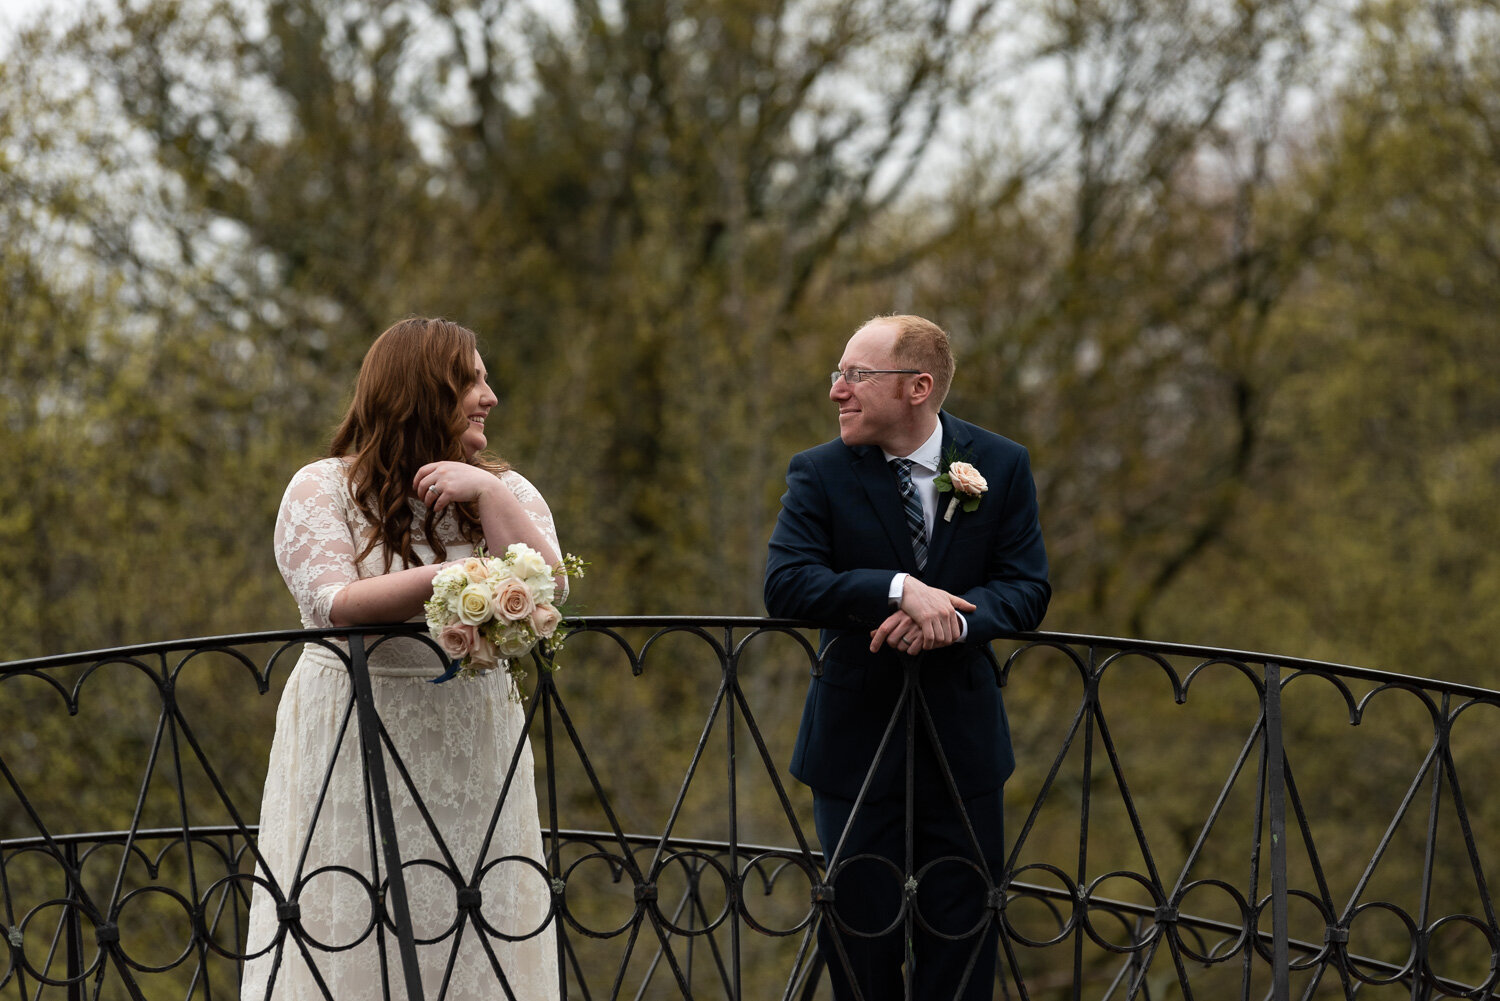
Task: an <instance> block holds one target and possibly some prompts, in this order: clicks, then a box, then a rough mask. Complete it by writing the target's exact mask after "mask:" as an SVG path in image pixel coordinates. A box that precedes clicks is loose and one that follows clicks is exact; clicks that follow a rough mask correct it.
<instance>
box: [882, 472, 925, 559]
mask: <svg viewBox="0 0 1500 1001" xmlns="http://www.w3.org/2000/svg"><path fill="white" fill-rule="evenodd" d="M891 465H893V466H895V467H896V484H897V485H898V486H899V487H900V488H901V499H902V501H903V506H904V507H905V509H906V530H907V531H908V532H910V533H911V551H912V554H913V555H915V556H916V558H917V569H918V570H923V569H925V568H926V567H927V519H926V518H924V517H923V516H922V498H920V497H918V496H917V485H916V484H915V483H913V482H912V480H911V465H912V463H911V460H910V459H892V460H891Z"/></svg>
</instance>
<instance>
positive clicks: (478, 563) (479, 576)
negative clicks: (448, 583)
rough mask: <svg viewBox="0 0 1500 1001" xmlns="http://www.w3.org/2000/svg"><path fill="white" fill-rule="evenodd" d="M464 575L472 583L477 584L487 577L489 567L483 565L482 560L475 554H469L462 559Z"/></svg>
mask: <svg viewBox="0 0 1500 1001" xmlns="http://www.w3.org/2000/svg"><path fill="white" fill-rule="evenodd" d="M464 576H466V577H468V578H469V580H470V581H471V582H472V583H475V584H478V583H479V582H480V581H482V580H487V579H488V578H489V576H490V568H489V567H487V566H485V565H484V560H482V559H480V558H479V557H477V556H470V557H469V558H468V559H466V560H464Z"/></svg>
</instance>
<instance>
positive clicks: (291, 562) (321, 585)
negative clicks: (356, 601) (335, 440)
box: [276, 459, 359, 629]
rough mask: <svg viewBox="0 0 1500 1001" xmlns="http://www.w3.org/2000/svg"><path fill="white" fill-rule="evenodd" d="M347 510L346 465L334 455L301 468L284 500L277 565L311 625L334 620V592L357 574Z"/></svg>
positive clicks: (306, 623) (305, 621)
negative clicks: (344, 468) (344, 466)
mask: <svg viewBox="0 0 1500 1001" xmlns="http://www.w3.org/2000/svg"><path fill="white" fill-rule="evenodd" d="M348 512H349V508H348V502H347V493H346V490H345V486H344V471H343V464H342V463H340V462H339V461H338V460H336V459H325V460H323V461H321V462H315V463H313V464H312V465H310V466H304V467H303V468H302V469H300V470H298V471H297V475H295V476H293V477H292V482H291V483H289V484H288V485H287V488H286V494H285V495H284V496H283V497H282V499H281V510H280V512H278V514H277V516H276V565H277V567H279V568H280V570H281V576H282V578H283V579H284V580H285V581H286V586H287V588H288V589H289V590H290V591H291V592H292V597H293V598H295V599H296V600H297V608H298V610H299V611H301V613H302V623H303V625H304V626H306V627H308V628H309V629H324V628H327V627H329V626H331V625H333V621H332V619H331V614H332V611H333V599H334V597H335V596H336V595H337V594H338V593H339V592H340V591H342V590H343V589H344V588H345V587H347V586H348V585H349V584H351V583H353V582H354V581H355V580H357V579H358V578H359V569H358V566H357V563H356V561H355V557H356V556H357V555H358V553H359V549H358V545H357V542H356V539H355V532H354V529H353V528H352V527H351V525H350V523H349V520H348Z"/></svg>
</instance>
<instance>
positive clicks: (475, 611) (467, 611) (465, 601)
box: [458, 584, 493, 626]
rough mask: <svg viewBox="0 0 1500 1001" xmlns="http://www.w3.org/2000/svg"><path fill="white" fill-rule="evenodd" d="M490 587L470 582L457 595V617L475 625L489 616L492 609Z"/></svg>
mask: <svg viewBox="0 0 1500 1001" xmlns="http://www.w3.org/2000/svg"><path fill="white" fill-rule="evenodd" d="M491 602H492V599H491V597H490V589H489V588H487V587H485V586H484V585H483V584H470V585H469V586H468V587H465V588H464V589H463V591H462V592H460V593H459V596H458V617H459V620H460V621H462V622H467V623H468V624H469V625H471V626H477V625H479V624H480V623H481V622H484V621H485V620H486V619H489V618H490V617H491V612H492V609H493V605H492V603H491Z"/></svg>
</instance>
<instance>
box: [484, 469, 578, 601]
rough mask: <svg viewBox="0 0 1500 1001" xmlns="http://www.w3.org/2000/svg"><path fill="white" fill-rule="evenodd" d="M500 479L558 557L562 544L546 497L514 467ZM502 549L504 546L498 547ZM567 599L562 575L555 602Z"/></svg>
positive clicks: (561, 552)
mask: <svg viewBox="0 0 1500 1001" xmlns="http://www.w3.org/2000/svg"><path fill="white" fill-rule="evenodd" d="M500 479H501V480H502V481H503V482H504V483H505V485H506V486H507V487H509V488H510V492H511V493H513V494H515V495H516V500H518V501H520V502H521V507H522V509H523V510H525V512H526V516H527V517H528V518H530V519H531V523H532V524H533V525H535V526H536V527H537V530H538V531H539V532H541V533H542V535H543V536H545V537H546V539H547V541H548V542H550V543H552V549H553V550H554V551H555V552H556V553H557V555H558V558H559V559H560V558H561V557H562V555H563V550H562V546H561V545H560V544H559V543H558V541H557V523H556V522H555V521H554V520H553V518H552V509H551V508H549V507H548V506H547V501H546V498H544V497H543V496H542V492H541V491H540V490H538V489H537V488H536V487H534V486H532V484H531V481H530V480H528V479H527V478H526V477H524V476H522V475H521V474H520V473H518V472H516V471H515V470H514V469H507V470H506V471H505V472H504V473H501V474H500ZM500 548H501V549H502V550H503V549H504V547H503V546H502V547H500ZM567 600H568V579H567V578H566V577H564V578H563V579H562V582H561V588H560V589H559V591H558V594H557V603H558V604H559V605H560V604H562V603H563V602H565V601H567Z"/></svg>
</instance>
